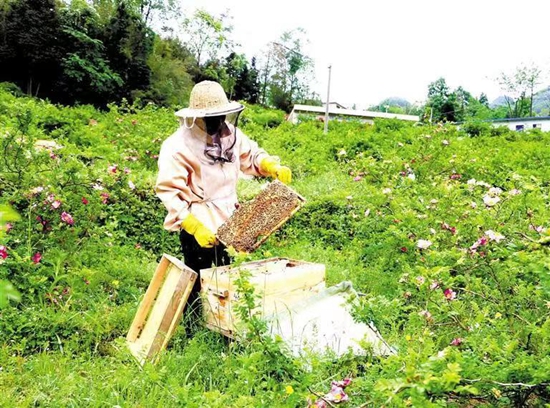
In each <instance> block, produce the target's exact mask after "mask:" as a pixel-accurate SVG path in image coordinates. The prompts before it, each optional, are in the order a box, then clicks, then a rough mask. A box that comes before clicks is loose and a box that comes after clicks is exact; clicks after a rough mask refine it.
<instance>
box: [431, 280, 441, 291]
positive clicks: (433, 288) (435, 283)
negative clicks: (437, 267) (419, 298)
mask: <svg viewBox="0 0 550 408" xmlns="http://www.w3.org/2000/svg"><path fill="white" fill-rule="evenodd" d="M438 287H439V282H438V281H433V282H432V283H431V284H430V290H436V289H437V288H438Z"/></svg>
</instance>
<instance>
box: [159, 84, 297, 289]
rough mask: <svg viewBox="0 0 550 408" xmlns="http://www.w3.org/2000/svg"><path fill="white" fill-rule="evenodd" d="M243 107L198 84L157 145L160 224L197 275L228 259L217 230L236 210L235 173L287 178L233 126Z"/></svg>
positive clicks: (286, 172) (285, 172)
mask: <svg viewBox="0 0 550 408" xmlns="http://www.w3.org/2000/svg"><path fill="white" fill-rule="evenodd" d="M243 109H244V106H243V105H241V104H240V103H238V102H229V101H228V99H227V96H226V94H225V92H224V90H223V88H222V87H221V85H220V84H218V83H217V82H212V81H203V82H200V83H198V84H196V85H195V86H194V87H193V90H192V91H191V96H190V99H189V107H188V108H185V109H181V110H179V111H178V112H176V116H178V117H179V118H180V127H179V128H178V129H177V130H176V132H175V133H174V134H172V135H171V136H170V137H168V138H167V139H166V140H165V141H164V143H163V144H162V147H161V149H160V154H159V159H158V169H159V171H158V177H157V182H156V186H155V191H156V194H157V196H158V197H159V198H160V199H161V200H162V202H163V203H164V206H165V207H166V209H167V210H168V214H167V216H166V219H165V220H164V228H165V229H167V230H168V231H180V242H181V250H182V252H183V257H184V262H185V264H186V265H187V266H188V267H190V268H191V269H193V270H194V271H195V272H197V273H199V271H200V270H201V269H205V268H210V267H212V266H213V265H215V266H220V265H226V264H228V262H229V258H228V255H227V253H226V252H225V251H224V248H223V246H222V245H221V244H219V243H218V242H217V241H216V236H215V233H216V231H217V230H218V228H219V227H220V226H221V225H222V224H223V223H224V221H225V220H227V219H228V218H229V216H230V215H231V214H232V213H233V211H235V209H236V206H237V203H238V200H237V191H236V190H237V180H238V177H239V171H242V172H243V173H244V174H248V175H253V176H262V177H273V178H277V179H279V180H280V181H282V182H283V183H287V184H288V183H290V181H291V171H290V169H289V168H288V167H285V166H281V165H280V164H279V159H278V158H277V157H274V156H270V155H269V154H268V153H266V151H265V150H263V149H261V148H260V147H258V145H257V143H256V142H254V141H252V140H250V139H249V138H248V137H247V136H246V135H245V134H244V133H242V132H241V130H240V129H239V128H238V127H237V125H238V119H239V115H240V113H241V112H242V111H243ZM199 281H200V279H197V283H199ZM199 285H200V284H199ZM196 289H198V288H196Z"/></svg>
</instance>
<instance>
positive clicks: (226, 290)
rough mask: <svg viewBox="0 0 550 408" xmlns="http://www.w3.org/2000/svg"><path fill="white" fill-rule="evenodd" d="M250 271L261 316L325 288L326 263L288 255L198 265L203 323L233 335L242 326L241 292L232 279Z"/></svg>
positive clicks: (250, 280) (236, 334) (235, 334)
mask: <svg viewBox="0 0 550 408" xmlns="http://www.w3.org/2000/svg"><path fill="white" fill-rule="evenodd" d="M242 270H245V271H246V272H248V273H249V274H250V277H249V279H248V281H249V283H250V284H251V285H252V287H253V288H254V291H255V293H256V294H257V295H259V296H260V301H259V304H258V305H257V306H258V307H257V308H256V309H255V310H254V312H257V313H259V314H260V316H261V317H268V316H271V315H273V314H276V313H277V311H278V310H287V309H288V308H290V307H292V306H293V305H295V304H297V303H298V302H301V301H303V300H304V299H307V298H308V297H310V296H313V295H316V294H317V293H319V292H320V291H322V290H323V289H325V265H323V264H318V263H312V262H306V261H299V260H293V259H287V258H270V259H264V260H261V261H253V262H245V263H243V264H241V265H238V266H231V265H229V266H219V267H215V268H209V269H201V298H202V308H203V315H204V320H205V324H206V327H208V328H209V329H210V330H213V331H217V332H220V333H222V334H224V335H225V336H227V337H231V338H236V337H238V335H239V333H241V332H242V330H243V326H242V322H241V319H240V318H239V316H238V313H237V309H236V308H237V307H238V304H239V300H240V298H241V293H240V292H239V288H238V287H237V285H236V283H235V280H236V279H238V278H239V276H240V272H241V271H242Z"/></svg>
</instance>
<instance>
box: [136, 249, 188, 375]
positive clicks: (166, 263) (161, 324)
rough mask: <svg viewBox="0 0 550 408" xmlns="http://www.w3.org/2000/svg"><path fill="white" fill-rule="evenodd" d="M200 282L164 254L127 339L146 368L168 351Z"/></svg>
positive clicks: (174, 259)
mask: <svg viewBox="0 0 550 408" xmlns="http://www.w3.org/2000/svg"><path fill="white" fill-rule="evenodd" d="M196 279H197V273H196V272H195V271H193V270H191V269H190V268H188V267H187V266H185V265H184V264H183V262H181V261H180V260H179V259H176V258H174V257H172V256H170V255H167V254H164V255H163V256H162V259H161V260H160V262H159V264H158V266H157V268H156V270H155V273H154V275H153V278H152V279H151V282H150V283H149V287H148V288H147V291H146V292H145V296H144V297H143V300H142V301H141V303H140V304H139V307H138V310H137V312H136V315H135V317H134V320H133V322H132V325H131V326H130V330H129V331H128V334H127V336H126V341H127V344H128V348H129V349H130V352H131V353H132V354H133V355H134V357H135V358H136V359H137V360H138V362H139V363H140V364H141V365H143V364H144V363H145V362H146V361H150V362H155V361H156V359H157V357H158V355H159V352H160V351H162V350H163V349H165V348H166V345H167V344H168V341H169V340H170V337H171V336H172V334H173V332H174V330H175V328H176V325H177V323H178V321H179V320H180V319H181V316H182V312H183V309H184V307H185V304H186V303H187V299H188V298H189V294H190V293H191V289H192V288H193V285H194V283H195V280H196Z"/></svg>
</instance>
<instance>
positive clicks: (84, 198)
mask: <svg viewBox="0 0 550 408" xmlns="http://www.w3.org/2000/svg"><path fill="white" fill-rule="evenodd" d="M82 204H84V205H88V199H87V198H86V197H82Z"/></svg>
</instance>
